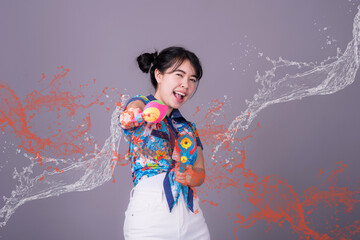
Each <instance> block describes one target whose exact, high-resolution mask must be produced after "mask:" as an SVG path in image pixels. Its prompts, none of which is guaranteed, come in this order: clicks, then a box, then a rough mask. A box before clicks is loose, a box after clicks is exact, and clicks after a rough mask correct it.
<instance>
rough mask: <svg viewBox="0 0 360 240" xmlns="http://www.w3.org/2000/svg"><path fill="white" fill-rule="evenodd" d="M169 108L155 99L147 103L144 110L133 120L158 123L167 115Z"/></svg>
mask: <svg viewBox="0 0 360 240" xmlns="http://www.w3.org/2000/svg"><path fill="white" fill-rule="evenodd" d="M167 110H168V107H167V106H166V105H165V104H164V103H162V102H160V101H158V100H153V101H151V102H149V103H148V104H146V105H145V108H144V110H143V111H142V112H141V113H139V114H138V115H136V116H135V117H134V118H133V119H132V120H131V121H132V122H138V123H142V122H144V121H145V122H149V123H158V122H160V121H161V120H163V119H164V118H165V116H166V112H167Z"/></svg>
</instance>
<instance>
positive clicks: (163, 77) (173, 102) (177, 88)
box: [155, 60, 197, 114]
mask: <svg viewBox="0 0 360 240" xmlns="http://www.w3.org/2000/svg"><path fill="white" fill-rule="evenodd" d="M155 78H156V81H157V83H158V86H157V89H156V92H155V98H156V99H158V100H160V101H162V102H163V103H165V104H166V105H167V106H168V107H169V110H168V112H167V114H170V113H171V111H172V110H173V109H174V108H175V109H178V108H180V107H181V106H182V105H183V104H184V103H185V102H186V101H187V100H188V99H189V98H190V97H191V96H192V95H193V93H194V92H195V89H196V85H197V78H196V72H195V69H194V67H193V66H192V65H191V63H190V61H189V60H185V61H184V62H183V63H182V64H181V65H180V66H179V67H178V68H176V69H175V70H174V69H173V67H170V68H168V69H166V71H165V72H164V73H161V72H160V71H159V70H157V69H156V70H155Z"/></svg>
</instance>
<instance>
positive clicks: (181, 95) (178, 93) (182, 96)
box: [173, 91, 186, 102]
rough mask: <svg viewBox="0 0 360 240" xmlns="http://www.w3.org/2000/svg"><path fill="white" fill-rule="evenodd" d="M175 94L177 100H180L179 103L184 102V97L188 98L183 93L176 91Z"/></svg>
mask: <svg viewBox="0 0 360 240" xmlns="http://www.w3.org/2000/svg"><path fill="white" fill-rule="evenodd" d="M173 93H174V96H175V98H176V100H178V101H179V102H182V101H183V100H184V97H185V96H186V95H185V93H182V92H177V91H174V92H173Z"/></svg>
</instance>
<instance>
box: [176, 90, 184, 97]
mask: <svg viewBox="0 0 360 240" xmlns="http://www.w3.org/2000/svg"><path fill="white" fill-rule="evenodd" d="M175 93H177V94H179V95H181V96H183V97H185V94H184V93H181V92H176V91H175Z"/></svg>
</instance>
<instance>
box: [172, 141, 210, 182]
mask: <svg viewBox="0 0 360 240" xmlns="http://www.w3.org/2000/svg"><path fill="white" fill-rule="evenodd" d="M204 165H205V164H204V154H203V152H202V149H201V147H197V159H196V161H195V163H194V165H193V166H191V165H190V164H189V165H188V166H187V167H186V170H185V172H184V173H181V172H180V168H179V164H178V165H177V166H176V167H175V181H178V182H179V183H181V184H183V185H188V186H190V187H198V186H200V185H201V184H203V182H204V180H205V166H204Z"/></svg>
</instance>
